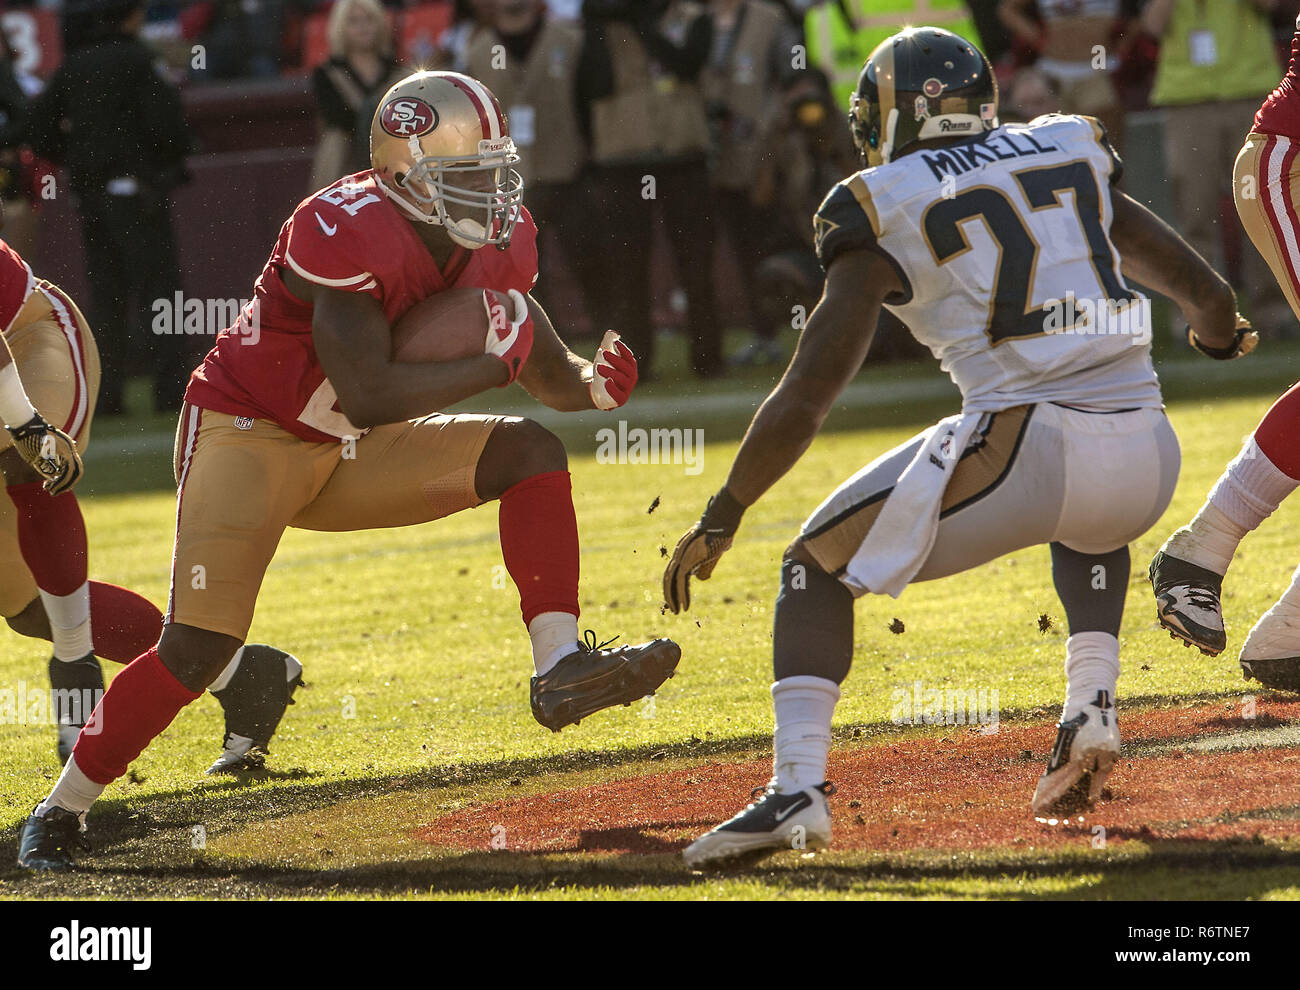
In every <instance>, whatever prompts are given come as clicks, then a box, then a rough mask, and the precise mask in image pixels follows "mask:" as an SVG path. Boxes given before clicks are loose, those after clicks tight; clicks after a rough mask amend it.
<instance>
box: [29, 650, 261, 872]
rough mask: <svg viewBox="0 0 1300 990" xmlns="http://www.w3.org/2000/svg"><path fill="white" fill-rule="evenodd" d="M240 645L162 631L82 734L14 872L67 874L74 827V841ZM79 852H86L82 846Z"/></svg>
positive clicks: (35, 816)
mask: <svg viewBox="0 0 1300 990" xmlns="http://www.w3.org/2000/svg"><path fill="white" fill-rule="evenodd" d="M239 645H240V644H239V642H238V641H237V640H235V639H234V638H233V637H230V636H225V635H223V634H221V633H213V632H210V631H208V630H206V629H197V628H194V627H192V626H177V625H174V624H173V625H169V626H167V627H166V628H165V629H164V630H163V635H162V639H161V640H160V641H159V643H158V646H156V647H154V648H153V649H151V650H149V651H148V652H146V653H145V654H144V655H142V656H140V657H138V658H137V659H136V660H134V661H133V662H131V663H129V664H127V666H126V667H125V668H123V670H122V672H121V673H119V674H118V675H117V677H115V678H114V679H113V683H112V684H111V685H110V686H109V689H108V690H107V691H105V692H104V696H103V697H102V698H101V699H100V701H99V704H98V705H96V706H95V710H94V712H93V713H92V714H91V716H90V719H89V720H88V721H87V723H86V725H85V727H84V728H83V729H82V730H81V735H80V736H79V737H78V738H77V745H76V747H75V748H74V749H73V751H72V756H71V758H70V759H69V760H68V762H67V764H66V765H65V766H64V768H63V773H62V775H61V776H60V777H59V780H58V783H56V784H55V785H54V789H53V790H52V791H51V792H50V795H49V797H47V798H46V799H45V800H44V801H42V802H41V803H40V804H39V805H37V806H36V809H35V810H34V811H33V812H32V814H31V816H30V817H29V818H28V819H27V822H26V824H25V825H24V826H23V831H22V835H21V837H20V839H19V848H18V865H19V866H21V867H24V868H27V869H35V870H57V869H66V868H68V867H69V866H71V865H72V857H73V855H74V848H75V845H76V843H74V842H73V839H74V834H73V826H74V823H75V824H76V825H77V828H76V832H77V833H80V832H81V831H84V817H85V814H86V812H88V811H89V810H90V807H91V805H92V804H94V802H95V801H96V800H97V799H98V798H99V795H100V794H102V793H103V791H104V788H106V787H107V786H108V785H109V784H110V783H112V782H113V781H114V780H116V779H118V778H119V777H121V776H122V775H123V774H125V773H126V769H127V767H128V766H129V765H130V764H131V761H133V760H134V759H135V758H136V757H138V756H139V755H140V753H142V752H143V751H144V748H145V747H146V746H147V745H148V744H149V743H150V742H151V741H152V740H153V739H154V738H155V737H156V736H157V735H158V734H159V733H161V732H162V731H163V730H164V729H166V728H167V726H169V725H170V724H171V723H172V720H173V719H175V717H176V716H177V714H178V713H179V712H180V710H181V709H182V708H184V707H185V706H186V705H188V704H189V703H190V702H192V701H194V700H195V699H196V698H198V697H199V696H200V695H201V694H202V693H203V688H204V687H206V685H207V684H208V683H209V682H210V681H211V680H212V679H213V678H214V677H216V675H217V674H219V673H220V672H221V669H222V667H224V666H225V665H226V664H227V663H229V662H230V657H231V656H232V655H233V654H234V652H235V650H237V649H238V648H239ZM164 657H165V658H166V660H164ZM75 838H78V839H80V836H79V834H78V835H77V836H75ZM80 844H82V845H83V847H84V840H82V841H81V843H80Z"/></svg>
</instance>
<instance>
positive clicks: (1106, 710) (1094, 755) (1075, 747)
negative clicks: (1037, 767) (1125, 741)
mask: <svg viewBox="0 0 1300 990" xmlns="http://www.w3.org/2000/svg"><path fill="white" fill-rule="evenodd" d="M1118 757H1119V719H1118V718H1117V717H1116V715H1115V706H1114V705H1113V704H1112V703H1111V700H1110V694H1109V692H1106V691H1098V692H1097V699H1096V700H1095V701H1091V702H1089V703H1088V704H1087V705H1085V706H1084V709H1083V711H1081V712H1080V713H1079V714H1078V715H1076V716H1074V718H1072V719H1070V720H1069V721H1068V722H1061V723H1059V724H1058V725H1057V727H1056V744H1055V745H1054V746H1053V747H1052V753H1051V755H1050V756H1049V757H1048V758H1047V771H1046V772H1045V773H1044V774H1043V775H1042V776H1041V777H1039V778H1038V786H1037V787H1036V788H1034V803H1033V808H1034V814H1035V815H1048V814H1053V813H1055V814H1058V815H1065V814H1069V813H1071V812H1073V811H1075V810H1078V807H1079V806H1080V805H1082V804H1085V803H1086V804H1087V805H1089V806H1091V805H1092V804H1095V803H1096V802H1097V801H1098V800H1099V799H1100V798H1101V792H1102V788H1103V787H1104V786H1105V784H1106V778H1107V777H1109V776H1110V772H1111V769H1112V768H1113V767H1114V766H1115V760H1116V759H1117V758H1118Z"/></svg>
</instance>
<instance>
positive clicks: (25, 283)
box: [0, 241, 36, 333]
mask: <svg viewBox="0 0 1300 990" xmlns="http://www.w3.org/2000/svg"><path fill="white" fill-rule="evenodd" d="M35 288H36V276H34V275H33V274H32V270H31V268H29V267H28V265H27V262H25V261H23V259H22V256H21V255H19V254H18V252H17V251H15V250H14V249H13V248H11V247H10V246H9V245H8V244H6V243H5V242H4V241H0V333H5V332H7V331H8V330H9V328H10V327H11V326H13V323H14V317H16V316H17V315H18V313H19V312H20V311H21V310H22V308H23V304H24V303H26V302H27V297H28V296H30V295H31V294H32V290H34V289H35Z"/></svg>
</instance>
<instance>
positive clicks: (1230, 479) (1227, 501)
mask: <svg viewBox="0 0 1300 990" xmlns="http://www.w3.org/2000/svg"><path fill="white" fill-rule="evenodd" d="M1297 486H1300V481H1296V480H1295V479H1294V478H1290V477H1288V476H1287V475H1285V474H1283V473H1282V472H1281V471H1279V470H1278V468H1277V466H1276V465H1275V464H1274V463H1273V462H1272V461H1270V460H1269V459H1268V457H1267V455H1265V453H1264V452H1263V451H1262V450H1260V449H1259V444H1257V443H1256V442H1255V438H1254V437H1253V436H1252V437H1250V439H1248V440H1247V441H1246V443H1245V445H1244V446H1243V447H1242V448H1241V453H1239V454H1238V455H1237V456H1236V458H1234V459H1233V461H1232V463H1231V464H1229V465H1228V469H1227V470H1226V471H1224V472H1223V477H1221V478H1220V479H1219V480H1218V483H1217V484H1215V486H1214V488H1213V489H1212V490H1211V491H1210V497H1209V499H1208V500H1207V501H1209V502H1210V503H1211V504H1213V505H1214V506H1216V507H1217V508H1218V509H1219V510H1220V511H1221V512H1222V513H1223V514H1224V515H1226V516H1227V517H1228V518H1229V519H1231V520H1232V521H1233V522H1235V523H1236V524H1237V525H1239V526H1244V527H1245V528H1246V529H1247V530H1251V529H1254V528H1255V527H1256V526H1258V525H1259V524H1260V523H1262V522H1263V521H1264V520H1265V519H1267V518H1268V517H1269V516H1270V515H1272V514H1273V511H1274V510H1275V509H1276V508H1277V507H1278V506H1279V505H1281V504H1282V500H1283V499H1284V498H1286V497H1287V496H1288V495H1290V494H1291V493H1292V492H1293V491H1295V490H1296V487H1297Z"/></svg>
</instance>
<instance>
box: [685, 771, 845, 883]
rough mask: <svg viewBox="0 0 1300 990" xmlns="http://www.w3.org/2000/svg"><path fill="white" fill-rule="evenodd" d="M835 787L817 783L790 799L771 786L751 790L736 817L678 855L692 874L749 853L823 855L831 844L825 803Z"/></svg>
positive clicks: (773, 784)
mask: <svg viewBox="0 0 1300 990" xmlns="http://www.w3.org/2000/svg"><path fill="white" fill-rule="evenodd" d="M834 793H835V785H834V784H831V783H826V782H823V783H820V784H817V785H816V786H814V787H805V788H804V789H803V790H801V791H795V792H794V793H793V794H778V793H777V791H776V787H775V782H769V783H768V785H767V786H766V787H755V788H754V790H753V792H752V794H751V795H750V796H751V797H752V798H753V801H752V803H751V804H750V805H749V806H748V807H746V808H745V810H744V811H742V812H741V813H740V814H738V815H736V817H735V818H732V819H730V820H729V821H725V822H723V823H722V824H721V825H719V826H718V827H717V828H714V829H712V830H711V831H708V832H705V833H704V834H703V835H701V836H700V837H699V838H698V839H696V840H695V841H694V842H692V843H691V844H690V845H689V846H687V847H686V848H685V849H684V850H683V851H682V857H683V858H684V859H685V860H686V865H687V866H689V867H690V868H691V869H693V870H698V869H700V868H701V867H704V866H711V865H714V864H717V863H721V862H723V861H725V860H728V859H734V858H736V857H737V856H744V855H746V854H748V853H756V852H763V851H771V850H775V849H797V850H805V849H823V848H825V847H826V846H828V845H830V841H831V809H830V806H829V805H828V804H827V803H826V799H827V798H828V797H830V796H831V795H832V794H834Z"/></svg>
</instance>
